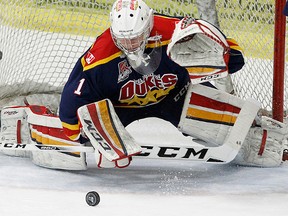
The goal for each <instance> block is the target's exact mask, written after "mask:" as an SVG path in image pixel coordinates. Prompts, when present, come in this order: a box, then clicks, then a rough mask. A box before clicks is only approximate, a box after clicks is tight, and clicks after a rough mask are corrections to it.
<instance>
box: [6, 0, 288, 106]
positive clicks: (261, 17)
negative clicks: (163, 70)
mask: <svg viewBox="0 0 288 216" xmlns="http://www.w3.org/2000/svg"><path fill="white" fill-rule="evenodd" d="M113 2H114V0H22V1H21V0H0V8H1V9H0V51H2V53H3V56H2V60H0V88H1V91H0V99H3V98H7V97H9V96H17V95H27V94H31V93H56V92H57V93H61V90H62V88H63V85H64V83H65V82H66V80H67V78H68V75H69V73H70V71H71V69H72V68H73V66H74V64H75V62H76V60H77V59H78V58H79V57H80V56H81V55H82V53H83V52H84V51H85V50H86V49H87V48H88V47H89V46H90V45H91V43H92V42H93V41H94V39H95V37H96V36H97V35H98V34H100V33H101V32H102V31H103V30H104V29H105V28H107V27H108V26H109V21H108V14H109V11H110V8H111V6H112V4H113ZM145 2H146V3H147V4H148V5H149V6H150V7H152V8H154V9H155V10H156V11H157V12H160V13H164V14H168V15H181V16H183V15H186V14H189V15H191V16H194V17H196V18H203V19H206V20H208V21H210V22H212V23H214V24H218V23H219V25H220V28H221V29H222V30H223V32H224V33H225V34H226V35H227V36H229V37H233V38H235V39H236V40H237V41H238V42H239V44H240V45H241V46H242V47H243V49H244V54H245V61H246V65H245V66H244V68H243V70H242V71H241V72H240V73H237V75H233V77H232V78H233V80H234V84H235V87H236V93H237V94H238V95H239V96H240V97H242V98H247V97H253V98H255V99H258V100H259V101H261V102H262V104H263V107H264V108H266V109H270V110H271V106H272V103H271V97H272V77H273V41H274V10H275V5H274V4H275V3H274V0H217V1H216V4H215V1H212V0H197V1H196V0H158V1H154V0H146V1H145ZM215 7H216V10H215ZM217 15H218V20H217ZM285 82H286V81H285ZM285 97H286V94H285ZM285 99H286V98H285ZM285 104H286V103H285ZM285 108H286V107H285Z"/></svg>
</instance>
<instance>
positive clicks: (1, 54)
mask: <svg viewBox="0 0 288 216" xmlns="http://www.w3.org/2000/svg"><path fill="white" fill-rule="evenodd" d="M2 56H3V53H2V51H0V60H1V59H2Z"/></svg>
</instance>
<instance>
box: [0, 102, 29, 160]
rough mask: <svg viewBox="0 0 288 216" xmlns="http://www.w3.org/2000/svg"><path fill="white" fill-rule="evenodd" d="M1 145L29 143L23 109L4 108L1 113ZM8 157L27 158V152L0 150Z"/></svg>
mask: <svg viewBox="0 0 288 216" xmlns="http://www.w3.org/2000/svg"><path fill="white" fill-rule="evenodd" d="M0 140H1V142H2V143H14V144H15V143H18V144H20V143H29V142H30V135H29V127H28V123H27V114H26V112H25V107H21V106H19V107H18V106H15V107H5V108H3V109H2V111H1V138H0ZM2 153H4V154H6V155H10V156H19V157H29V155H30V153H29V152H28V151H16V150H2Z"/></svg>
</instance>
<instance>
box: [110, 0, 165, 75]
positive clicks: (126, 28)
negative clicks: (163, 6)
mask: <svg viewBox="0 0 288 216" xmlns="http://www.w3.org/2000/svg"><path fill="white" fill-rule="evenodd" d="M153 19H154V18H153V9H151V8H149V7H148V6H147V5H146V4H145V3H144V2H143V1H142V0H117V1H116V2H115V3H114V4H113V6H112V11H111V13H110V20H111V27H110V31H111V35H112V38H113V41H114V43H115V45H116V46H117V47H118V48H119V49H120V50H122V51H123V52H124V53H125V55H126V56H127V59H128V61H129V63H130V65H131V66H132V67H133V68H134V69H135V70H136V71H137V72H138V73H140V74H143V75H145V74H149V73H151V72H153V70H155V67H156V66H157V65H159V63H156V62H154V61H155V60H153V62H151V59H153V58H151V55H147V54H144V50H145V46H146V44H147V42H148V38H149V36H150V32H151V30H152V28H153ZM152 54H153V57H154V56H155V55H157V56H156V59H158V60H159V52H157V51H156V52H153V53H152ZM154 59H155V58H154ZM155 65H156V66H155Z"/></svg>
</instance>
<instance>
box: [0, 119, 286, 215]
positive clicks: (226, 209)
mask: <svg viewBox="0 0 288 216" xmlns="http://www.w3.org/2000/svg"><path fill="white" fill-rule="evenodd" d="M128 129H129V131H130V132H131V133H132V134H133V135H134V136H135V137H136V138H137V139H141V140H146V141H149V142H150V141H153V140H157V141H160V140H161V139H162V140H163V142H165V143H167V142H171V143H173V142H174V144H175V142H178V143H183V142H189V138H187V137H182V136H181V134H179V133H178V132H177V131H176V130H175V129H174V128H173V127H172V126H171V125H167V124H164V123H163V122H161V121H154V120H153V121H150V120H149V121H144V123H143V121H142V122H136V123H134V124H133V125H131V126H129V127H128ZM147 134H150V136H148V135H147ZM165 135H166V136H165ZM167 136H169V137H167ZM164 137H165V138H164ZM92 156H93V155H88V166H89V167H88V170H87V171H59V170H50V169H45V168H41V167H38V166H35V165H33V164H32V163H31V161H30V160H29V159H27V158H16V157H9V156H6V155H2V154H0V215H1V216H14V215H17V216H18V215H22V216H34V215H35V216H36V215H37V216H39V215H41V216H52V215H53V216H58V215H59V216H60V215H61V216H66V215H67V216H68V215H69V216H74V215H75V216H76V215H81V216H90V215H91V216H92V215H93V216H105V215H109V216H122V215H123V216H130V215H131V216H132V215H133V216H134V215H135V216H154V215H155V216H174V215H175V216H180V215H181V216H184V215H187V216H190V215H191V216H192V215H197V216H198V215H205V216H206V215H207V216H208V215H209V216H210V215H213V216H215V215H216V216H217V215H221V216H226V215H227V216H228V215H229V216H238V215H239V216H240V215H241V216H247V215H248V216H249V215H253V216H258V215H259V216H260V215H261V216H266V215H267V216H268V215H269V216H271V215H285V209H286V206H287V203H288V162H285V163H283V164H282V165H281V166H280V167H278V168H252V167H239V166H236V165H231V164H227V165H212V164H202V163H201V164H200V163H191V162H189V161H188V162H187V161H173V160H151V159H150V160H149V159H140V158H134V159H133V162H132V164H131V165H130V166H129V167H128V168H126V169H97V168H96V167H95V164H94V160H93V157H92ZM92 190H95V191H97V192H98V193H99V194H100V196H101V202H100V204H99V205H98V206H96V207H90V206H88V205H87V204H86V202H85V195H86V193H87V192H88V191H92Z"/></svg>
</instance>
